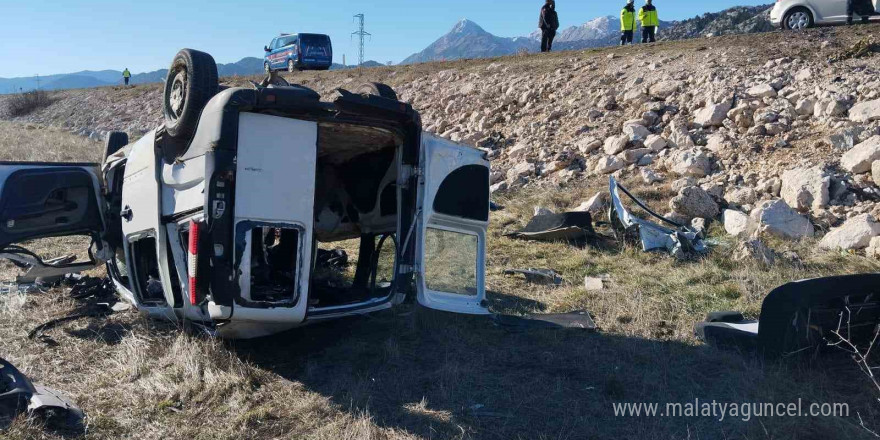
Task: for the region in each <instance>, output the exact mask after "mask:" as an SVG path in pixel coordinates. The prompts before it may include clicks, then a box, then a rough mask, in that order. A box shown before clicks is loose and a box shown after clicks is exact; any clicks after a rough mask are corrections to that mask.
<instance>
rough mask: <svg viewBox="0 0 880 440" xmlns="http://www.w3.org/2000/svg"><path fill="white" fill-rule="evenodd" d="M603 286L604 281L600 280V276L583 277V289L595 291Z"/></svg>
mask: <svg viewBox="0 0 880 440" xmlns="http://www.w3.org/2000/svg"><path fill="white" fill-rule="evenodd" d="M604 288H605V283H604V282H603V281H602V278H595V277H585V278H584V289H587V290H588V291H591V292H592V291H596V290H602V289H604Z"/></svg>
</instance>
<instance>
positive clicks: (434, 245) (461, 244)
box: [424, 228, 479, 296]
mask: <svg viewBox="0 0 880 440" xmlns="http://www.w3.org/2000/svg"><path fill="white" fill-rule="evenodd" d="M478 247H479V238H478V237H477V236H476V235H472V234H467V233H463V232H455V231H448V230H444V229H436V228H428V231H427V234H426V235H425V258H424V264H425V285H426V286H427V287H428V289H430V290H434V291H438V292H447V293H455V294H458V295H468V296H475V295H477V251H478Z"/></svg>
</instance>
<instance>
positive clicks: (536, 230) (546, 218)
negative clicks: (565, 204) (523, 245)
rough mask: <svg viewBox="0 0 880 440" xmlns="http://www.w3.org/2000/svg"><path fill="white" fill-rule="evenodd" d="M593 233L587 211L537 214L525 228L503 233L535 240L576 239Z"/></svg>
mask: <svg viewBox="0 0 880 440" xmlns="http://www.w3.org/2000/svg"><path fill="white" fill-rule="evenodd" d="M595 235H596V231H595V230H594V229H593V218H592V216H591V215H590V213H589V212H564V213H560V214H538V215H536V216H534V217H532V219H531V220H530V221H529V223H528V224H527V225H526V227H525V228H523V229H520V230H518V231H515V232H511V233H507V234H504V236H505V237H511V238H519V239H523V240H535V241H577V240H583V239H586V238H587V237H594V236H595Z"/></svg>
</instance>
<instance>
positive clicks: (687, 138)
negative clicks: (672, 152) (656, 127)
mask: <svg viewBox="0 0 880 440" xmlns="http://www.w3.org/2000/svg"><path fill="white" fill-rule="evenodd" d="M669 131H670V135H669V139H668V142H669V145H672V146H674V147H678V148H692V147H693V146H694V145H695V144H694V139H693V138H691V134H690V133H689V132H688V130H687V126H685V125H684V124H682V123H681V122H680V121H677V120H676V121H672V123H671V124H669Z"/></svg>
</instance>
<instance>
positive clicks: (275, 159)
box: [218, 113, 318, 337]
mask: <svg viewBox="0 0 880 440" xmlns="http://www.w3.org/2000/svg"><path fill="white" fill-rule="evenodd" d="M317 142H318V125H317V123H315V122H310V121H302V120H297V119H290V118H282V117H278V116H270V115H261V114H256V113H242V114H241V115H240V116H239V131H238V162H237V165H236V175H237V177H236V186H235V216H234V217H235V224H236V230H238V229H239V227H241V226H244V225H245V224H246V223H254V222H256V223H263V224H271V225H283V226H289V227H296V228H297V229H299V230H300V234H301V235H300V239H299V250H298V252H297V254H298V261H299V263H298V267H297V277H296V280H297V284H298V285H297V292H298V293H297V295H296V296H297V301H296V303H295V304H294V305H293V306H292V307H290V306H281V307H274V308H249V307H243V306H241V305H236V306H234V307H233V310H232V321H231V322H229V323H227V324H224V325H222V326H219V327H218V332H220V333H221V334H223V335H224V336H225V335H230V334H234V335H239V336H240V335H242V334H244V335H247V337H254V332H257V333H265V332H268V333H265V334H269V333H274V332H277V331H280V330H284V329H287V328H292V327H295V326H296V325H299V324H301V323H302V322H303V321H304V320H305V315H306V309H307V307H308V291H309V281H310V278H309V272H310V268H311V257H312V256H311V243H312V235H313V227H314V224H313V223H314V220H313V218H314V200H315V172H316V161H317ZM252 242H253V240H252V237H251V232H250V231H248V232H247V240H246V243H247V245H246V248H245V249H244V252H243V253H242V254H241V255H242V260H241V262H240V264H239V267H240V271H241V276H240V278H239V279H240V281H239V287H240V288H241V295H242V298H244V299H250V288H251V260H250V255H251V251H250V247H251V243H252ZM251 324H256V325H251ZM279 329H280V330H279Z"/></svg>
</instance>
